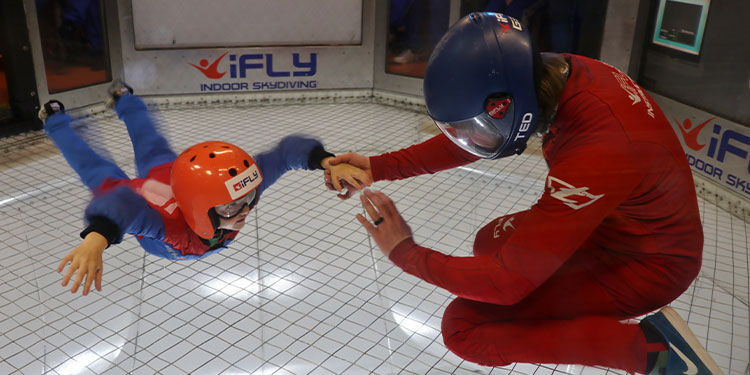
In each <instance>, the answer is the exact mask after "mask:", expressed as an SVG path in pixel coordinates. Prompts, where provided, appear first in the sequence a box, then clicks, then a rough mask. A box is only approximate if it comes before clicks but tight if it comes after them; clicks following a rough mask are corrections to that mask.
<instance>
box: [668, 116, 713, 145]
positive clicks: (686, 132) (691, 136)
mask: <svg viewBox="0 0 750 375" xmlns="http://www.w3.org/2000/svg"><path fill="white" fill-rule="evenodd" d="M713 119H714V118H713V117H711V118H710V119H708V120H706V121H703V122H702V123H700V124H698V126H695V127H693V122H692V121H690V119H689V118H686V119H685V120H684V121H682V123H680V122H679V121H677V119H674V122H675V123H676V124H677V127H678V128H679V129H680V133H682V140H683V141H685V145H686V146H687V147H688V148H690V149H691V150H695V151H700V150H701V149H703V147H706V145H705V144H700V143H699V142H698V135H699V134H700V133H701V130H703V128H704V127H705V126H706V125H708V122H709V121H711V120H713Z"/></svg>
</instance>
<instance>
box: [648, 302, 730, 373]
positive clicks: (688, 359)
mask: <svg viewBox="0 0 750 375" xmlns="http://www.w3.org/2000/svg"><path fill="white" fill-rule="evenodd" d="M640 324H642V325H643V324H646V325H649V326H650V328H652V329H654V330H656V331H658V332H659V333H660V334H661V336H662V337H663V338H664V341H665V343H666V346H667V349H668V353H667V357H666V361H664V363H657V364H656V366H655V368H654V369H653V370H652V371H651V372H650V373H651V374H664V375H673V374H692V375H720V374H723V372H722V371H721V369H720V368H719V366H718V365H717V364H716V362H714V360H713V358H711V355H710V354H708V351H707V350H706V349H705V348H703V346H702V345H701V343H700V342H698V338H696V337H695V335H694V334H693V331H691V330H690V328H689V327H688V325H687V323H685V321H684V320H682V318H681V317H680V315H679V314H678V313H677V311H675V310H674V309H672V308H671V307H665V308H663V309H661V310H660V311H659V312H657V313H656V314H653V315H649V316H647V317H646V318H644V319H643V320H642V321H641V323H640Z"/></svg>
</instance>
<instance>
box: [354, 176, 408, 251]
mask: <svg viewBox="0 0 750 375" xmlns="http://www.w3.org/2000/svg"><path fill="white" fill-rule="evenodd" d="M359 198H360V200H361V201H362V205H363V206H364V207H365V211H367V215H368V216H370V219H372V222H370V221H369V220H367V219H366V218H365V217H364V216H363V215H362V214H357V220H359V222H360V224H362V226H363V227H365V229H366V230H367V232H368V233H370V235H371V236H372V238H373V239H374V240H375V243H376V244H377V245H378V247H379V248H380V250H381V251H382V252H383V254H385V256H388V255H390V253H391V251H393V248H395V247H396V245H398V244H399V243H400V242H401V241H403V240H405V239H407V238H409V237H411V228H410V227H409V224H406V221H404V218H403V217H401V214H400V213H399V212H398V210H397V209H396V205H395V204H393V201H392V200H391V198H388V197H387V196H386V195H385V194H383V193H381V192H379V191H372V190H367V189H366V190H364V191H363V193H362V194H361V195H360V196H359ZM380 218H382V220H380ZM378 222H379V224H377V225H376V224H375V223H378Z"/></svg>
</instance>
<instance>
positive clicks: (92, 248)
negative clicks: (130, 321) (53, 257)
mask: <svg viewBox="0 0 750 375" xmlns="http://www.w3.org/2000/svg"><path fill="white" fill-rule="evenodd" d="M106 248H107V239H106V238H104V236H102V235H101V234H99V233H96V232H91V233H89V234H88V235H86V238H85V239H84V240H83V242H82V243H81V244H80V245H78V247H76V248H75V249H73V251H71V252H70V253H69V254H68V255H66V256H65V258H63V260H62V261H61V262H60V266H58V267H57V272H62V271H63V269H64V268H65V265H67V264H68V263H70V267H69V268H68V272H67V273H66V274H65V277H64V278H63V281H62V286H68V282H69V281H70V279H71V278H72V277H73V274H74V273H76V271H78V272H77V274H76V279H75V281H74V282H73V286H72V287H71V288H70V292H71V293H76V292H78V287H79V286H81V283H82V282H84V279H85V284H84V286H83V295H84V296H85V295H87V294H89V290H90V289H91V284H92V283H93V282H94V281H96V283H95V286H96V290H98V291H100V292H101V290H102V270H103V267H102V264H103V262H102V253H103V252H104V249H106Z"/></svg>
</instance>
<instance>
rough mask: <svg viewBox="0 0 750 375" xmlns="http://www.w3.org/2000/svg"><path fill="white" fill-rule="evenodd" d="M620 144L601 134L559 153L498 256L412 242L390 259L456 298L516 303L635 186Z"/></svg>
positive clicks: (551, 271)
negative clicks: (541, 191) (444, 251)
mask: <svg viewBox="0 0 750 375" xmlns="http://www.w3.org/2000/svg"><path fill="white" fill-rule="evenodd" d="M599 141H601V142H599ZM622 146H623V143H622V142H621V143H620V144H616V142H611V141H610V142H604V140H603V139H599V140H598V141H597V142H591V143H588V144H587V145H585V146H583V147H576V148H575V149H574V150H572V151H570V152H567V153H566V155H561V156H562V158H561V159H559V160H558V161H557V162H556V163H553V164H552V165H551V167H550V172H549V176H548V178H547V181H546V186H545V192H544V194H543V195H542V198H541V199H540V200H539V202H537V204H535V205H534V206H533V207H532V208H531V209H530V210H529V212H528V214H527V215H526V216H525V218H524V220H523V222H522V223H521V224H520V225H519V226H518V228H516V230H515V231H514V232H513V234H512V235H511V236H510V238H508V240H507V242H506V243H505V244H503V245H502V248H501V249H500V251H498V252H494V254H495V255H492V256H481V257H453V256H448V255H444V254H442V253H440V252H437V251H434V250H430V249H427V248H424V247H421V246H418V245H416V244H415V243H414V242H413V240H411V239H409V240H405V241H403V242H402V243H400V244H399V245H398V246H397V247H396V248H395V249H394V250H393V252H392V253H391V254H390V259H391V261H393V262H394V263H395V264H396V265H398V266H399V267H401V268H402V269H403V270H404V271H406V272H407V273H409V274H412V275H414V276H416V277H419V278H421V279H423V280H425V281H427V282H429V283H431V284H434V285H436V286H439V287H441V288H444V289H446V290H448V291H450V292H451V293H453V294H455V295H457V296H461V297H464V298H468V299H472V300H476V301H483V302H489V303H495V304H501V305H507V304H514V303H516V302H518V301H520V300H522V299H523V298H524V297H526V296H527V295H528V294H529V293H531V292H532V291H533V290H534V289H536V288H537V287H539V286H540V285H541V284H542V283H543V282H544V281H546V280H547V279H548V278H549V277H550V276H551V275H552V274H553V273H554V272H555V271H556V270H557V269H559V268H560V266H561V265H562V264H563V263H564V262H565V261H566V260H567V259H569V258H570V257H571V256H572V255H573V254H574V253H575V252H576V250H578V249H579V248H580V247H581V246H582V245H583V243H584V242H585V241H586V240H587V239H588V238H589V237H590V236H591V234H592V233H593V232H594V230H595V229H596V228H597V227H598V226H599V225H600V224H601V223H602V220H604V218H605V217H606V216H607V215H609V214H611V213H612V212H613V211H614V210H615V208H616V207H617V206H618V205H619V204H620V203H622V201H623V200H625V199H626V198H627V197H628V196H629V194H630V192H632V191H633V188H634V187H635V186H636V185H637V183H638V181H639V177H638V176H639V174H638V173H637V171H636V170H635V169H634V168H633V167H632V166H631V164H630V162H629V161H628V158H627V156H626V154H625V153H624V152H623V150H624V149H623V147H622ZM482 253H485V252H484V251H483V252H482Z"/></svg>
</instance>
